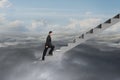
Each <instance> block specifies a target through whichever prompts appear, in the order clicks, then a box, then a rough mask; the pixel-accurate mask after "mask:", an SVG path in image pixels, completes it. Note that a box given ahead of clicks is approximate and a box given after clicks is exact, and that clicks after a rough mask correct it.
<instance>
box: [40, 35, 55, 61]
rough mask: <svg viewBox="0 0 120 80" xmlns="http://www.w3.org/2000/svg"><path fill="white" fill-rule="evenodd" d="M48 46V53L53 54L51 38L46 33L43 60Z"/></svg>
mask: <svg viewBox="0 0 120 80" xmlns="http://www.w3.org/2000/svg"><path fill="white" fill-rule="evenodd" d="M46 46H48V47H46ZM48 48H51V49H50V51H49V55H53V50H54V45H52V40H51V36H50V35H48V36H47V39H46V43H45V49H44V51H43V56H42V60H45V56H46V53H47V50H48Z"/></svg>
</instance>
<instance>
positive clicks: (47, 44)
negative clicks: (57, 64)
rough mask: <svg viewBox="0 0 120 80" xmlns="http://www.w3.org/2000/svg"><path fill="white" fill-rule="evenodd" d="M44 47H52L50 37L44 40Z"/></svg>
mask: <svg viewBox="0 0 120 80" xmlns="http://www.w3.org/2000/svg"><path fill="white" fill-rule="evenodd" d="M45 46H52V40H51V36H50V35H48V36H47V38H46V43H45Z"/></svg>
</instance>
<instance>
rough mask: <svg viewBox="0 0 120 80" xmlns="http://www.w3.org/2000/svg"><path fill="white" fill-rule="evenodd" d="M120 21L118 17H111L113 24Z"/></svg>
mask: <svg viewBox="0 0 120 80" xmlns="http://www.w3.org/2000/svg"><path fill="white" fill-rule="evenodd" d="M119 21H120V19H118V18H112V19H111V22H112V24H115V23H117V22H119Z"/></svg>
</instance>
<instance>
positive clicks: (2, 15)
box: [0, 13, 6, 23]
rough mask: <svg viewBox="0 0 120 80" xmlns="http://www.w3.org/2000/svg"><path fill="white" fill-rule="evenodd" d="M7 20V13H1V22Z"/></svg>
mask: <svg viewBox="0 0 120 80" xmlns="http://www.w3.org/2000/svg"><path fill="white" fill-rule="evenodd" d="M5 21H6V18H5V14H2V13H1V14H0V23H4V22H5Z"/></svg>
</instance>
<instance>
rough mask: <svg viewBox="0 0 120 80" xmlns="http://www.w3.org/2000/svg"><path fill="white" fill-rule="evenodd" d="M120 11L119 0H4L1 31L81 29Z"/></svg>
mask: <svg viewBox="0 0 120 80" xmlns="http://www.w3.org/2000/svg"><path fill="white" fill-rule="evenodd" d="M119 12H120V1H119V0H109V1H108V0H0V32H2V33H9V32H10V33H32V34H34V33H41V34H42V33H47V32H48V31H50V30H53V31H54V32H56V33H61V32H62V33H79V32H82V31H84V30H86V29H88V28H91V27H95V26H96V25H98V24H100V23H101V22H103V21H105V20H106V19H108V18H110V17H113V16H114V15H116V14H118V13H119ZM118 26H119V24H118V25H116V27H112V28H111V29H109V30H108V31H114V32H116V31H118Z"/></svg>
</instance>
